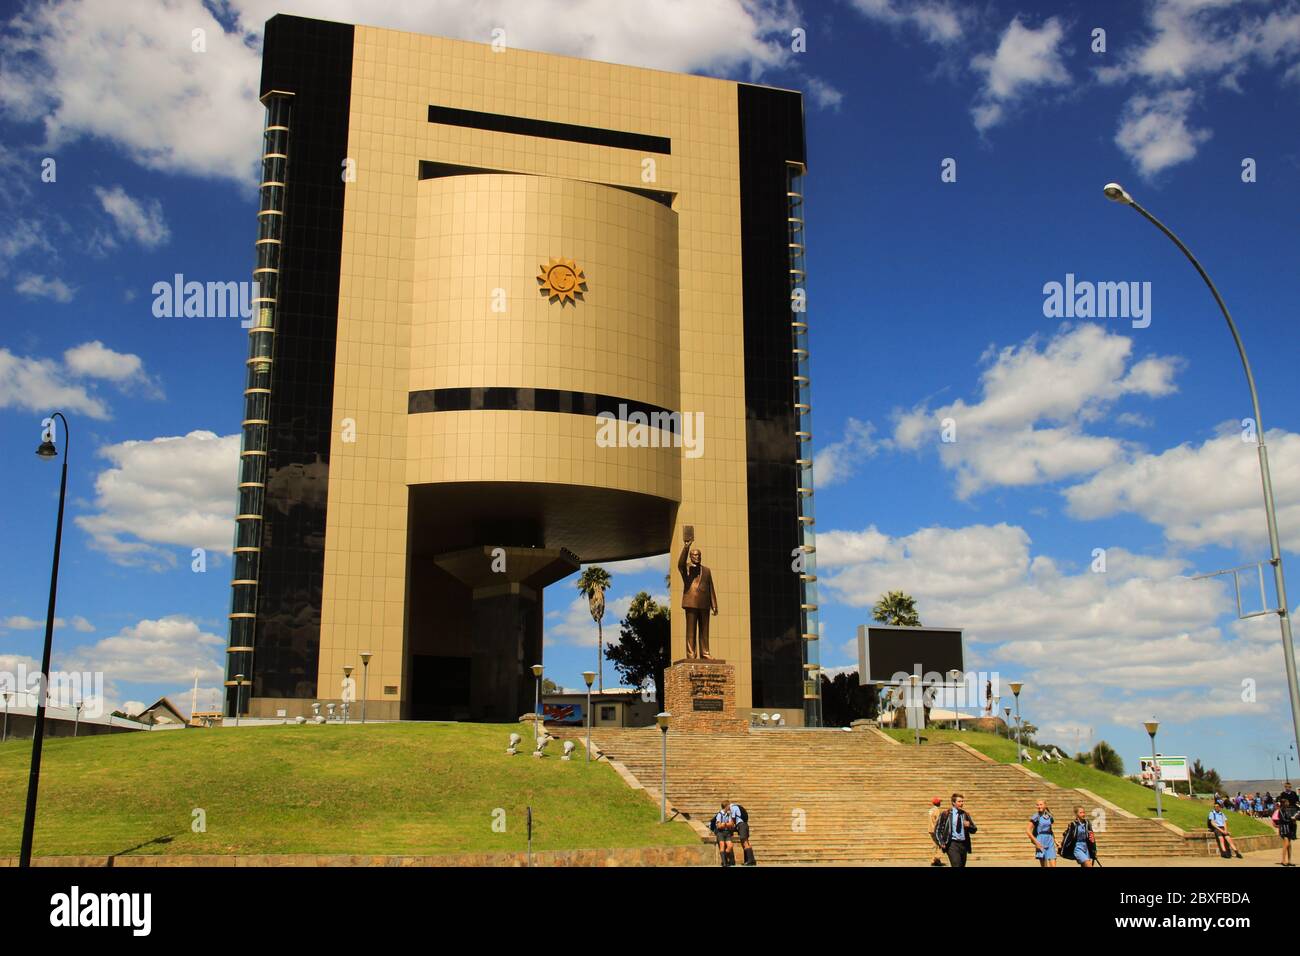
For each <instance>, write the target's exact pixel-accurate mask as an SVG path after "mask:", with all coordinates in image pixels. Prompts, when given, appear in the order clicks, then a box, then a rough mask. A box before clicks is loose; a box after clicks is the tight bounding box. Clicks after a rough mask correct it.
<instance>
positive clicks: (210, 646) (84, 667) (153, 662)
mask: <svg viewBox="0 0 1300 956" xmlns="http://www.w3.org/2000/svg"><path fill="white" fill-rule="evenodd" d="M225 643H226V642H225V640H224V639H223V638H221V637H219V636H217V635H216V634H212V633H209V632H207V631H204V630H203V629H202V628H201V627H200V626H199V625H198V623H197V622H196V621H194V620H193V619H191V618H189V617H187V616H186V615H184V614H171V615H168V616H166V617H162V618H157V619H152V620H151V619H145V620H141V621H139V622H137V623H136V624H133V625H131V626H129V627H124V628H122V630H120V631H119V632H118V633H116V634H114V635H113V636H111V637H106V638H104V639H103V640H100V641H98V642H96V643H94V644H85V645H82V646H80V647H74V648H72V649H71V650H69V651H67V652H66V653H64V654H61V655H59V660H58V667H59V668H60V669H62V670H69V671H91V672H95V673H102V674H103V675H104V680H105V682H106V683H115V682H118V681H122V682H130V683H150V684H152V683H170V684H189V683H190V682H192V681H193V680H194V669H195V668H196V667H197V668H198V669H199V679H200V680H221V679H222V678H223V677H224V673H223V671H222V669H221V664H220V661H219V659H218V658H217V656H215V652H216V649H218V648H221V647H223V646H224V645H225Z"/></svg>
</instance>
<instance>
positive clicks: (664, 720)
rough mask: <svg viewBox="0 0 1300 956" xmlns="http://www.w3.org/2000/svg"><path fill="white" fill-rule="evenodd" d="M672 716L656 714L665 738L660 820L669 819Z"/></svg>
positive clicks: (660, 784)
mask: <svg viewBox="0 0 1300 956" xmlns="http://www.w3.org/2000/svg"><path fill="white" fill-rule="evenodd" d="M671 717H672V714H670V713H669V712H668V711H666V710H665V711H660V712H659V713H657V714H655V723H656V724H658V725H659V732H660V736H661V737H662V738H663V742H664V744H663V769H662V773H661V776H660V780H659V822H660V823H663V822H664V821H665V820H667V819H668V720H669V718H671Z"/></svg>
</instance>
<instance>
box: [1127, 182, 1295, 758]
mask: <svg viewBox="0 0 1300 956" xmlns="http://www.w3.org/2000/svg"><path fill="white" fill-rule="evenodd" d="M1103 192H1104V193H1105V194H1106V198H1107V199H1109V200H1111V201H1112V202H1117V203H1121V204H1123V205H1126V206H1132V207H1133V208H1134V209H1135V210H1137V211H1138V212H1139V213H1141V214H1142V217H1143V218H1144V219H1146V220H1147V221H1148V222H1149V223H1151V224H1152V225H1153V226H1155V227H1156V228H1157V229H1159V230H1160V231H1161V232H1163V233H1164V234H1165V235H1166V236H1167V237H1168V238H1169V240H1170V241H1171V242H1173V244H1174V245H1176V246H1177V247H1178V249H1179V251H1180V252H1182V254H1183V255H1184V256H1186V257H1187V261H1188V262H1190V263H1191V264H1192V266H1193V267H1194V268H1195V269H1196V271H1197V273H1199V274H1200V277H1201V278H1202V279H1204V280H1205V284H1206V285H1207V286H1208V287H1209V289H1210V293H1211V294H1212V295H1213V296H1214V301H1215V302H1216V303H1217V304H1218V306H1219V311H1220V312H1222V313H1223V317H1224V319H1226V320H1227V322H1228V331H1230V332H1231V333H1232V340H1233V342H1235V343H1236V345H1237V354H1238V355H1240V356H1241V367H1242V368H1243V369H1244V370H1245V372H1246V384H1247V386H1249V388H1250V402H1251V406H1252V408H1253V410H1254V412H1255V438H1256V452H1257V453H1258V456H1259V476H1260V483H1261V484H1262V486H1263V490H1264V516H1265V518H1266V519H1267V521H1268V546H1269V563H1270V564H1271V565H1272V566H1273V585H1274V587H1275V588H1276V590H1277V604H1278V606H1277V609H1276V614H1277V616H1278V620H1279V621H1280V622H1281V627H1282V658H1283V660H1284V661H1285V662H1286V680H1287V691H1288V693H1289V694H1290V697H1291V731H1292V734H1293V736H1294V737H1295V739H1296V741H1297V742H1300V683H1297V680H1296V664H1295V645H1294V644H1293V643H1292V639H1291V614H1290V605H1288V604H1287V600H1286V578H1285V576H1284V575H1283V573H1282V548H1281V545H1280V543H1279V540H1278V532H1277V513H1276V511H1275V509H1274V507H1273V477H1272V475H1271V474H1270V472H1269V467H1268V449H1267V448H1266V447H1265V445H1264V419H1263V417H1262V416H1261V415H1260V411H1259V393H1258V392H1257V391H1256V390H1255V376H1254V374H1253V373H1252V372H1251V370H1250V361H1249V359H1247V358H1246V346H1245V345H1243V344H1242V341H1241V334H1240V333H1239V332H1238V331H1237V323H1235V322H1234V321H1233V320H1232V313H1230V312H1229V311H1228V307H1227V305H1225V304H1224V301H1223V297H1222V296H1221V295H1219V290H1218V289H1217V288H1215V286H1214V283H1213V282H1212V281H1211V280H1210V276H1209V274H1208V273H1207V272H1206V271H1205V269H1204V267H1202V265H1201V263H1200V262H1199V261H1198V260H1197V258H1196V256H1194V255H1192V251H1191V250H1190V249H1188V248H1187V247H1186V246H1185V245H1183V241H1182V240H1181V239H1179V238H1178V237H1177V236H1176V235H1174V234H1173V232H1172V231H1171V230H1170V229H1169V227H1168V226H1166V225H1165V224H1164V223H1162V222H1161V221H1160V220H1159V219H1157V218H1156V217H1155V216H1153V215H1151V213H1149V212H1147V211H1146V210H1145V209H1144V208H1142V206H1141V205H1139V204H1138V202H1137V200H1135V199H1134V198H1133V197H1132V196H1130V195H1129V194H1128V192H1127V190H1125V189H1124V187H1123V186H1121V185H1120V184H1119V183H1107V184H1106V186H1105V188H1104V189H1103Z"/></svg>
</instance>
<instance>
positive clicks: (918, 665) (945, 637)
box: [858, 624, 966, 684]
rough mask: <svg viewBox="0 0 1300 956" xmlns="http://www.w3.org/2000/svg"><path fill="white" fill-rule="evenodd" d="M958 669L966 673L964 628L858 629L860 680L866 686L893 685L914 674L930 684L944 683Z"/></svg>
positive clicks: (882, 627) (890, 627) (878, 625)
mask: <svg viewBox="0 0 1300 956" xmlns="http://www.w3.org/2000/svg"><path fill="white" fill-rule="evenodd" d="M954 669H956V670H959V671H961V672H963V673H965V671H966V654H965V646H964V642H963V640H962V632H961V628H957V627H894V626H892V625H881V624H863V625H861V626H860V627H859V628H858V675H859V676H858V679H859V681H860V682H861V683H863V684H867V683H875V684H893V683H897V682H899V681H900V680H905V679H906V678H907V677H908V676H910V675H911V674H917V675H918V676H920V677H921V679H922V680H925V681H927V683H929V682H933V681H936V680H939V681H943V680H947V674H948V672H949V671H951V670H954Z"/></svg>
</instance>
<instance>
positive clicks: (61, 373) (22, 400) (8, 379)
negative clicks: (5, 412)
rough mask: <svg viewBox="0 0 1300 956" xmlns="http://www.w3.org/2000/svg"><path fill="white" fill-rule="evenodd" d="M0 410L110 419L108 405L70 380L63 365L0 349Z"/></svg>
mask: <svg viewBox="0 0 1300 956" xmlns="http://www.w3.org/2000/svg"><path fill="white" fill-rule="evenodd" d="M0 408H25V409H27V410H29V411H35V412H40V413H42V415H44V414H48V413H49V412H50V411H51V410H52V409H55V408H59V409H62V410H63V411H65V412H77V413H79V414H82V415H85V416H87V417H89V418H95V419H100V420H104V419H107V418H108V417H109V414H108V406H107V405H105V404H104V403H103V402H102V401H100V399H99V398H97V397H96V396H94V395H92V394H91V393H90V392H89V391H87V390H86V388H85V387H84V386H82V385H80V384H77V383H75V382H72V381H69V373H68V371H67V370H66V369H64V368H63V366H61V365H59V364H58V363H57V362H52V361H50V360H49V359H40V358H33V357H31V356H25V355H14V354H13V353H12V352H10V351H9V350H8V349H6V348H3V347H0Z"/></svg>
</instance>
